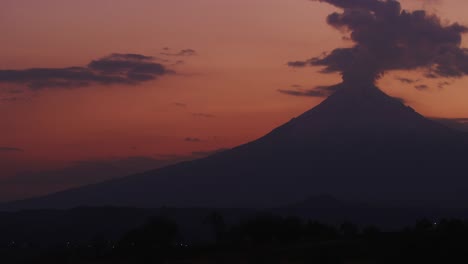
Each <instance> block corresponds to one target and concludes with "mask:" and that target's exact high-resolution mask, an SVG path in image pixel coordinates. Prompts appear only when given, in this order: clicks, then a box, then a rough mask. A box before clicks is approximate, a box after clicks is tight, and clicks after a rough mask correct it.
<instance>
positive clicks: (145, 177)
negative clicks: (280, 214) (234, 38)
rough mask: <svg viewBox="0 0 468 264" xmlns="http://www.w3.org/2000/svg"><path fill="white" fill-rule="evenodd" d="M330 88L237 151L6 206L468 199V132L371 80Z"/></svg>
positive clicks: (245, 204)
mask: <svg viewBox="0 0 468 264" xmlns="http://www.w3.org/2000/svg"><path fill="white" fill-rule="evenodd" d="M336 88H337V89H336V90H337V91H336V92H335V93H334V94H332V95H331V96H330V97H329V98H328V99H326V100H325V101H323V102H322V103H321V104H319V105H318V106H316V107H315V108H313V109H311V110H309V111H307V112H305V113H304V114H302V115H300V116H299V117H297V118H294V119H292V120H291V121H289V122H288V123H286V124H284V125H282V126H280V127H278V128H276V129H274V130H273V131H272V132H270V133H269V134H267V135H265V136H264V137H262V138H260V139H258V140H255V141H253V142H250V143H247V144H245V145H242V146H239V147H236V148H234V149H231V150H227V151H224V152H221V153H218V154H215V155H213V156H210V157H207V158H204V159H199V160H194V161H189V162H183V163H180V164H177V165H173V166H169V167H165V168H162V169H158V170H154V171H149V172H146V173H142V174H138V175H132V176H129V177H124V178H120V179H116V180H112V181H108V182H103V183H100V184H96V185H90V186H85V187H81V188H76V189H72V190H67V191H64V192H60V193H55V194H51V195H48V196H45V197H39V198H35V199H29V200H23V201H17V202H12V203H9V204H6V205H4V206H3V208H4V209H15V210H16V209H26V208H27V209H37V208H41V209H43V208H71V207H76V206H103V205H112V206H136V207H160V206H170V207H224V208H227V207H248V208H265V207H274V206H281V205H285V204H289V203H295V202H297V201H300V200H303V199H305V198H306V197H309V196H311V195H318V194H326V195H331V196H333V197H336V198H338V199H341V200H346V201H360V202H368V203H377V202H386V203H405V204H411V203H414V204H420V203H428V204H429V203H431V204H436V203H437V204H438V205H441V206H458V203H460V204H461V203H462V202H464V201H467V200H468V199H467V198H468V193H467V192H466V191H467V189H468V178H467V177H466V175H467V173H466V171H467V161H468V147H467V146H468V140H467V139H468V137H467V135H466V134H465V133H462V132H459V131H455V130H451V129H449V128H447V127H445V126H442V125H440V124H438V123H435V122H433V121H430V120H428V119H426V118H424V117H423V116H421V115H420V114H418V113H417V112H415V111H414V110H413V109H412V108H410V107H407V106H405V105H404V104H402V103H401V102H399V101H398V100H396V99H394V98H392V97H390V96H388V95H386V94H385V93H383V92H382V91H380V90H379V89H378V88H377V87H375V86H374V85H353V86H349V85H345V84H340V85H338V87H336ZM455 202H457V203H455Z"/></svg>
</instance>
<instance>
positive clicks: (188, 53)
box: [161, 49, 197, 56]
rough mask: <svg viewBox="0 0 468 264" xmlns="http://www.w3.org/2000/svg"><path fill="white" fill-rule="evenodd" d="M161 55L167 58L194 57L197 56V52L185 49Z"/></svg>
mask: <svg viewBox="0 0 468 264" xmlns="http://www.w3.org/2000/svg"><path fill="white" fill-rule="evenodd" d="M161 54H162V55H166V56H194V55H197V51H195V50H193V49H183V50H181V51H179V52H176V53H170V52H161Z"/></svg>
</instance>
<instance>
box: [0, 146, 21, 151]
mask: <svg viewBox="0 0 468 264" xmlns="http://www.w3.org/2000/svg"><path fill="white" fill-rule="evenodd" d="M23 151H24V150H23V149H20V148H16V147H0V152H23Z"/></svg>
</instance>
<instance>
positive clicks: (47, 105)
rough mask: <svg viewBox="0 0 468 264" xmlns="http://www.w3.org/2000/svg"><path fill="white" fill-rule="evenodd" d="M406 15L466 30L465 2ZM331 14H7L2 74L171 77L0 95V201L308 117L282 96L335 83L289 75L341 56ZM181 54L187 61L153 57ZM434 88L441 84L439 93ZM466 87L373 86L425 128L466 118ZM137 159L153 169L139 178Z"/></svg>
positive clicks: (153, 0) (410, 2)
mask: <svg viewBox="0 0 468 264" xmlns="http://www.w3.org/2000/svg"><path fill="white" fill-rule="evenodd" d="M401 2H402V3H403V4H404V7H405V8H408V9H421V8H423V9H425V10H427V11H429V12H434V13H436V14H437V15H439V16H441V17H442V18H444V19H447V23H448V22H449V21H450V22H456V21H458V22H459V23H461V24H465V25H467V24H468V18H467V17H466V10H468V2H467V1H466V0H445V1H424V0H403V1H401ZM333 10H334V8H333V7H331V6H329V5H326V4H321V3H319V2H310V1H307V0H235V1H234V0H137V1H129V0H100V1H95V0H80V1H76V0H41V1H37V0H2V4H1V9H0V36H2V37H1V49H0V70H12V69H18V70H19V69H28V68H63V67H70V66H86V65H87V64H88V63H89V62H90V61H92V60H96V59H99V58H102V57H105V56H108V55H110V54H112V53H135V54H142V55H145V56H153V57H157V58H159V59H161V61H162V60H167V61H164V65H166V66H167V68H169V69H171V70H174V71H175V74H168V75H164V76H160V77H158V78H157V79H156V80H154V81H149V82H143V83H140V84H139V85H131V86H129V85H117V84H115V85H99V84H95V85H90V86H88V87H78V88H60V87H55V88H50V89H41V90H36V91H32V90H30V89H24V87H21V85H20V84H8V83H0V120H1V124H2V125H1V129H0V193H1V194H0V201H1V200H9V199H16V198H24V197H29V196H32V195H37V194H42V193H46V192H50V191H57V190H60V189H63V188H68V187H70V186H75V185H80V184H85V183H91V182H95V181H99V180H103V179H106V178H108V177H112V176H105V177H101V178H100V177H97V178H92V177H91V178H90V177H86V176H84V175H83V176H80V174H79V173H76V170H75V171H73V169H70V168H76V167H77V166H78V167H79V166H81V165H82V164H84V163H85V164H88V165H89V164H93V165H92V166H89V167H90V168H89V170H93V168H95V167H96V166H97V165H96V164H104V163H105V164H106V166H111V167H113V168H114V169H115V167H116V166H115V163H118V162H119V161H121V162H122V163H125V162H127V163H129V164H125V165H122V166H127V165H128V166H127V167H126V168H127V169H125V170H121V172H122V173H124V172H125V173H127V172H128V173H130V172H133V171H136V170H138V168H140V169H149V168H151V166H152V165H154V166H156V165H158V166H160V162H161V161H163V162H162V163H161V164H165V163H164V162H165V161H168V162H171V161H177V160H181V159H185V158H195V157H198V156H202V155H203V153H202V152H210V151H213V150H217V149H222V148H230V147H234V146H236V145H239V144H242V143H245V142H248V141H251V140H254V139H256V138H258V137H260V136H262V135H263V134H265V133H267V132H269V131H271V130H272V129H273V128H275V127H276V126H278V125H280V124H282V123H284V122H286V121H288V120H289V119H291V118H292V117H294V116H297V115H299V114H301V113H302V112H304V111H306V110H308V109H310V108H311V107H313V106H315V105H316V104H318V103H319V102H320V101H321V100H323V98H313V97H295V96H289V95H285V94H282V93H279V92H278V89H295V88H292V85H296V86H299V85H300V86H301V87H302V88H304V89H307V88H311V87H314V86H317V85H328V84H334V83H337V82H339V80H340V77H339V76H338V75H323V74H319V73H317V71H318V70H319V69H316V68H304V69H291V68H289V67H288V66H287V62H288V61H291V60H301V59H304V58H308V57H314V56H317V55H320V54H321V53H322V52H324V51H330V50H332V49H333V48H336V47H340V46H349V45H350V43H349V42H348V41H346V40H343V39H342V34H341V33H340V32H337V31H336V30H334V29H332V28H330V27H329V26H328V25H327V24H326V22H325V19H326V16H327V15H328V14H329V13H330V12H331V11H333ZM464 42H465V43H466V41H464ZM465 46H468V45H465ZM165 48H168V49H165ZM184 49H193V50H195V51H196V54H195V55H192V56H169V55H164V54H161V53H171V54H177V53H179V52H180V51H181V50H184ZM398 77H400V78H403V77H404V78H411V79H415V80H416V79H421V80H420V81H419V82H418V83H417V84H404V83H402V82H400V81H397V80H396V78H398ZM441 81H444V82H445V81H447V83H448V84H447V85H445V86H444V87H443V88H438V84H439V83H440V82H441ZM467 84H468V80H467V79H466V78H463V79H456V80H437V81H428V80H424V79H423V77H422V74H420V73H418V72H391V73H388V74H386V75H385V77H384V78H383V79H381V80H380V81H379V87H381V88H382V90H384V91H386V92H387V93H389V94H390V95H392V96H397V97H401V98H404V99H405V101H406V102H407V104H408V105H410V106H412V107H413V108H415V109H416V110H417V111H418V112H420V113H422V114H423V115H425V116H430V117H445V118H464V117H468V104H467V103H466V98H467V96H468V89H466V86H467ZM415 85H427V86H428V87H429V88H427V89H424V90H418V89H415V88H414V86H415ZM20 91H23V92H21V93H20ZM142 159H143V160H145V161H148V160H149V161H148V162H146V163H145V162H143V163H144V164H145V165H144V166H143V165H142V162H141V160H142ZM135 160H137V161H138V162H135ZM158 162H159V163H158ZM109 163H111V164H112V165H109ZM77 164H78V165H77ZM99 166H100V165H99ZM99 166H98V167H99ZM117 167H118V166H117ZM81 169H82V168H81ZM50 171H54V172H53V173H49V172H50ZM70 171H73V173H71V172H70ZM78 171H80V170H78ZM84 171H85V173H88V171H87V170H84ZM114 171H115V170H114ZM52 174H53V177H52V176H50V175H52ZM104 174H105V173H104ZM88 176H89V175H88ZM116 176H124V175H116ZM60 177H63V179H60Z"/></svg>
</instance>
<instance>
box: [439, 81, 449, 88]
mask: <svg viewBox="0 0 468 264" xmlns="http://www.w3.org/2000/svg"><path fill="white" fill-rule="evenodd" d="M451 84H452V83H450V82H439V83H438V84H437V87H438V88H439V89H443V88H445V86H449V85H451Z"/></svg>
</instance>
